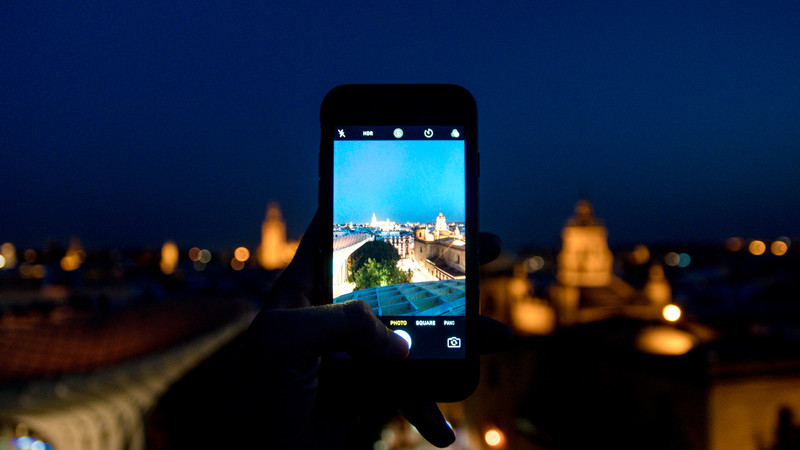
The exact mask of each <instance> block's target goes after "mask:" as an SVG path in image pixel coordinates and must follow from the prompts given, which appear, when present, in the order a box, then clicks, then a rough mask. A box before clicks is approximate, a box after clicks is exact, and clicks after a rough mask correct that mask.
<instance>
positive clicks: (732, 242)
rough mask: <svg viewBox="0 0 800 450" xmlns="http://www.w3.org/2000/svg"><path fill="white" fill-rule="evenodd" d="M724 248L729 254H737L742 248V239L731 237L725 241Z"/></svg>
mask: <svg viewBox="0 0 800 450" xmlns="http://www.w3.org/2000/svg"><path fill="white" fill-rule="evenodd" d="M725 248H727V249H728V251H731V252H738V251H739V250H741V249H743V248H744V239H742V238H740V237H732V238H729V239H728V240H727V241H725Z"/></svg>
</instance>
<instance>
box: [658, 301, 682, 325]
mask: <svg viewBox="0 0 800 450" xmlns="http://www.w3.org/2000/svg"><path fill="white" fill-rule="evenodd" d="M661 314H662V315H663V316H664V318H665V319H666V320H668V321H670V322H675V321H677V320H678V319H680V318H681V309H680V308H679V307H678V305H667V306H665V307H664V309H663V311H662V312H661Z"/></svg>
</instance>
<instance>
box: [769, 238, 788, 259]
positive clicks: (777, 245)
mask: <svg viewBox="0 0 800 450" xmlns="http://www.w3.org/2000/svg"><path fill="white" fill-rule="evenodd" d="M788 250H789V246H788V245H786V242H783V241H775V242H773V243H772V245H770V246H769V251H771V252H772V254H773V255H775V256H783V255H785V254H786V252H787V251H788Z"/></svg>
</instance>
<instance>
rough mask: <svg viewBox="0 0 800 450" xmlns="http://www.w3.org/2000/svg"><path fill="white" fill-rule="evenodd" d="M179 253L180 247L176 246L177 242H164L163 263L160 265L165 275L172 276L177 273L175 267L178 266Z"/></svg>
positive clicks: (162, 250) (162, 249)
mask: <svg viewBox="0 0 800 450" xmlns="http://www.w3.org/2000/svg"><path fill="white" fill-rule="evenodd" d="M179 253H180V251H179V250H178V245H177V244H175V242H173V241H167V242H164V245H163V246H162V247H161V262H160V263H159V267H160V268H161V272H163V273H164V274H165V275H172V273H174V272H175V267H176V266H177V265H178V255H179Z"/></svg>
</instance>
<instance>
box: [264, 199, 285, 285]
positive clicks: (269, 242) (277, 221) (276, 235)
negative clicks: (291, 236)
mask: <svg viewBox="0 0 800 450" xmlns="http://www.w3.org/2000/svg"><path fill="white" fill-rule="evenodd" d="M286 245H287V244H286V223H285V222H284V221H283V216H282V215H281V208H280V206H279V205H278V203H277V202H270V204H269V206H268V207H267V217H266V218H265V219H264V221H263V222H261V246H260V247H259V248H258V262H259V263H260V264H261V267H263V268H265V269H267V270H274V269H280V268H281V267H285V266H286V265H287V264H288V261H287V260H286V256H285V254H286ZM289 259H291V257H290V258H289Z"/></svg>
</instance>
